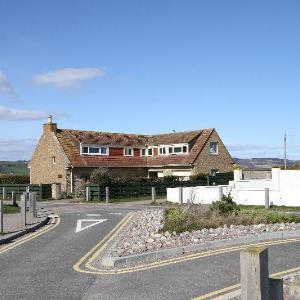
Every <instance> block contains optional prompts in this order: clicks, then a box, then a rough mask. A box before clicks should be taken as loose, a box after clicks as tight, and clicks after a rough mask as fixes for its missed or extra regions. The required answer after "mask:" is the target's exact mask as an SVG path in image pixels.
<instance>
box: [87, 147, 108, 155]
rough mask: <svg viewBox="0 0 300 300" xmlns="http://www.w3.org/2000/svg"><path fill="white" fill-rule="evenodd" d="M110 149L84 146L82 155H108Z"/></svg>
mask: <svg viewBox="0 0 300 300" xmlns="http://www.w3.org/2000/svg"><path fill="white" fill-rule="evenodd" d="M108 149H109V148H108V147H101V146H94V145H91V146H88V145H84V146H83V145H82V146H81V154H86V155H108Z"/></svg>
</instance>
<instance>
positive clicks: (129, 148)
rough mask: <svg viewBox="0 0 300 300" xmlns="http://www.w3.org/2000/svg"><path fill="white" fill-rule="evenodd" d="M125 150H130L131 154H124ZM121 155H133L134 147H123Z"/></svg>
mask: <svg viewBox="0 0 300 300" xmlns="http://www.w3.org/2000/svg"><path fill="white" fill-rule="evenodd" d="M126 150H131V154H126ZM123 155H124V156H133V155H134V149H133V148H132V147H125V148H124V149H123Z"/></svg>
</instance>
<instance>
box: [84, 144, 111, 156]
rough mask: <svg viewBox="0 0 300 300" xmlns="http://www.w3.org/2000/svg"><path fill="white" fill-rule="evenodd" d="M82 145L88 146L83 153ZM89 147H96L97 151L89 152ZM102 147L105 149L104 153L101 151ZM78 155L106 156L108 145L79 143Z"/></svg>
mask: <svg viewBox="0 0 300 300" xmlns="http://www.w3.org/2000/svg"><path fill="white" fill-rule="evenodd" d="M83 147H87V148H88V153H83ZM90 148H98V149H99V153H90ZM102 148H105V149H106V154H102V153H101V149H102ZM80 155H92V156H108V155H109V147H108V146H99V145H92V144H80Z"/></svg>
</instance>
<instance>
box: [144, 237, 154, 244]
mask: <svg viewBox="0 0 300 300" xmlns="http://www.w3.org/2000/svg"><path fill="white" fill-rule="evenodd" d="M153 242H154V239H151V238H150V239H148V240H147V241H146V243H147V244H152V243H153Z"/></svg>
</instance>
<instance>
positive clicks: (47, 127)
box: [43, 115, 57, 134]
mask: <svg viewBox="0 0 300 300" xmlns="http://www.w3.org/2000/svg"><path fill="white" fill-rule="evenodd" d="M43 129H44V134H47V133H50V132H53V133H54V134H56V130H57V124H56V123H52V116H51V115H49V116H48V122H47V123H46V124H43Z"/></svg>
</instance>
